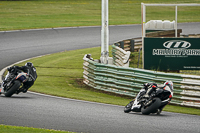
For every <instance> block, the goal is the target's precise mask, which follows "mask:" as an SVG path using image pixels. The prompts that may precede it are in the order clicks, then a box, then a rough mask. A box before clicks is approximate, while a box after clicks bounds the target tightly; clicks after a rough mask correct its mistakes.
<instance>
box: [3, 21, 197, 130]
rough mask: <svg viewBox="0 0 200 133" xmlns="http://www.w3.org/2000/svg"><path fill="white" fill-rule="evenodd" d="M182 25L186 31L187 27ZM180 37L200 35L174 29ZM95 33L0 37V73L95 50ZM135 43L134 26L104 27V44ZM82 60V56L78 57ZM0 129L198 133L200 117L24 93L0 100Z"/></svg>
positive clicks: (194, 27) (192, 29)
mask: <svg viewBox="0 0 200 133" xmlns="http://www.w3.org/2000/svg"><path fill="white" fill-rule="evenodd" d="M188 25H191V26H190V27H189V26H188ZM182 27H185V28H184V29H183V33H184V34H191V33H200V29H199V27H200V23H192V24H187V23H185V24H179V27H178V28H182ZM100 29H101V28H100V27H79V28H64V29H45V30H27V31H14V32H13V31H12V32H0V40H1V41H0V45H1V49H0V51H1V52H0V60H1V62H0V68H1V69H2V68H4V67H6V66H8V65H10V64H12V63H15V62H17V61H20V60H23V59H26V58H30V57H34V56H39V55H44V54H49V53H55V52H60V51H64V50H74V49H81V48H88V47H96V46H100ZM134 37H141V26H140V25H127V26H110V44H112V43H114V42H117V41H121V40H123V39H129V38H134ZM83 54H85V53H83ZM0 101H1V104H0V105H1V109H0V124H6V125H16V126H28V127H37V128H47V129H57V130H67V131H75V132H90V133H129V132H137V133H140V132H141V133H143V132H149V133H156V132H164V133H165V132H166V133H168V132H169V133H179V132H180V133H188V132H192V133H200V127H199V125H200V116H195V115H185V114H179V113H169V112H162V113H161V115H149V116H145V115H141V114H140V113H129V114H126V113H124V112H123V107H122V106H115V105H108V104H101V103H94V102H86V101H79V100H73V99H67V98H58V97H52V96H47V95H40V94H35V93H31V92H28V93H26V94H19V95H13V96H12V97H11V98H6V97H4V96H0Z"/></svg>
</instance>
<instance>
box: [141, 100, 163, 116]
mask: <svg viewBox="0 0 200 133" xmlns="http://www.w3.org/2000/svg"><path fill="white" fill-rule="evenodd" d="M160 105H161V100H160V98H154V99H153V100H152V103H151V104H150V105H149V106H144V107H142V109H141V112H142V114H144V115H149V114H150V113H155V112H156V111H157V109H158V108H159V107H160Z"/></svg>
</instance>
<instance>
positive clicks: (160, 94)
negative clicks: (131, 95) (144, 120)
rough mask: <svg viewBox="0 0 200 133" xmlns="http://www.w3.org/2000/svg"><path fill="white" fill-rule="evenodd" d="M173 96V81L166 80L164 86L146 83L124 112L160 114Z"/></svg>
mask: <svg viewBox="0 0 200 133" xmlns="http://www.w3.org/2000/svg"><path fill="white" fill-rule="evenodd" d="M172 96H173V82H172V81H166V82H165V83H164V86H163V85H162V86H158V85H157V84H155V83H146V84H144V87H143V88H142V89H141V90H140V92H139V93H138V95H137V96H136V98H135V99H134V100H133V101H131V102H130V103H128V104H127V105H126V106H125V108H124V112H125V113H129V112H130V111H133V112H142V114H144V115H149V114H150V113H157V114H160V113H161V111H162V110H163V108H164V107H165V106H166V105H167V104H168V103H169V102H170V101H171V99H172Z"/></svg>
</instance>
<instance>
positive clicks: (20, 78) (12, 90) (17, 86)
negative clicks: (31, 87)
mask: <svg viewBox="0 0 200 133" xmlns="http://www.w3.org/2000/svg"><path fill="white" fill-rule="evenodd" d="M28 78H29V74H27V73H24V72H22V71H21V70H17V74H14V73H12V72H9V71H8V73H7V75H6V77H5V79H4V80H3V82H2V84H1V89H0V94H4V95H5V96H6V97H11V96H12V95H13V94H19V93H20V92H23V91H24V88H23V83H24V82H27V80H28Z"/></svg>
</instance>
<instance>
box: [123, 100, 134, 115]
mask: <svg viewBox="0 0 200 133" xmlns="http://www.w3.org/2000/svg"><path fill="white" fill-rule="evenodd" d="M133 102H134V101H131V102H130V103H128V104H127V105H126V106H125V107H124V113H129V112H130V111H131V107H132V106H133Z"/></svg>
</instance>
